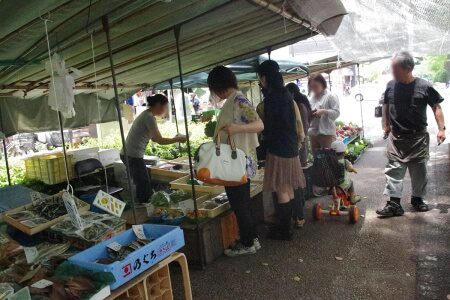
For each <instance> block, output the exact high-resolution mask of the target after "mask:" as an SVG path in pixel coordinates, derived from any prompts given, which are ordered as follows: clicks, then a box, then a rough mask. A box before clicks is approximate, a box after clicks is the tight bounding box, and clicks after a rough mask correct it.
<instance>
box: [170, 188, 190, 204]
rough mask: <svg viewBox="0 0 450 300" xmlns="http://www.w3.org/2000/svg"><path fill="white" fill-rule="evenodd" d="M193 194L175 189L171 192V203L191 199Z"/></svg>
mask: <svg viewBox="0 0 450 300" xmlns="http://www.w3.org/2000/svg"><path fill="white" fill-rule="evenodd" d="M190 198H191V195H189V194H188V193H187V192H186V191H183V190H178V191H174V192H172V193H171V194H170V202H171V203H179V202H181V201H184V200H187V199H190Z"/></svg>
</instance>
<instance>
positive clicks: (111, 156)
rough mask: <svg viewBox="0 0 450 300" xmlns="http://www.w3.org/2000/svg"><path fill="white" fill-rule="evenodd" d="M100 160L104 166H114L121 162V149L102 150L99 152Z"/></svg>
mask: <svg viewBox="0 0 450 300" xmlns="http://www.w3.org/2000/svg"><path fill="white" fill-rule="evenodd" d="M98 159H99V160H100V162H101V163H102V165H104V166H109V165H112V164H114V162H116V161H118V160H120V149H116V148H112V149H100V150H98Z"/></svg>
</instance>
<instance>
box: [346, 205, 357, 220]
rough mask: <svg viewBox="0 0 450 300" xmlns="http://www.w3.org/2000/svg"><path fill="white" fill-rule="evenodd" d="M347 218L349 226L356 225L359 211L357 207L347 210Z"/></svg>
mask: <svg viewBox="0 0 450 300" xmlns="http://www.w3.org/2000/svg"><path fill="white" fill-rule="evenodd" d="M348 218H349V221H350V224H356V223H357V222H358V219H359V209H358V207H357V206H355V205H352V206H350V208H349V210H348Z"/></svg>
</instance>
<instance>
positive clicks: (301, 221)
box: [294, 219, 306, 228]
mask: <svg viewBox="0 0 450 300" xmlns="http://www.w3.org/2000/svg"><path fill="white" fill-rule="evenodd" d="M305 223H306V220H305V219H297V220H295V221H294V227H295V228H303V226H304V225H305Z"/></svg>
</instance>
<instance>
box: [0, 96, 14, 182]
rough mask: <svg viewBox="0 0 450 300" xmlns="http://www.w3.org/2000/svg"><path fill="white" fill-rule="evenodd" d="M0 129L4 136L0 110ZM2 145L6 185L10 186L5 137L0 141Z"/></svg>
mask: <svg viewBox="0 0 450 300" xmlns="http://www.w3.org/2000/svg"><path fill="white" fill-rule="evenodd" d="M0 107H1V105H0ZM0 127H1V131H2V132H3V134H4V131H3V118H2V111H1V109H0ZM2 143H3V153H4V156H5V166H6V176H7V177H8V185H11V174H10V172H9V162H8V149H6V135H5V136H4V137H3V139H2Z"/></svg>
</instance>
